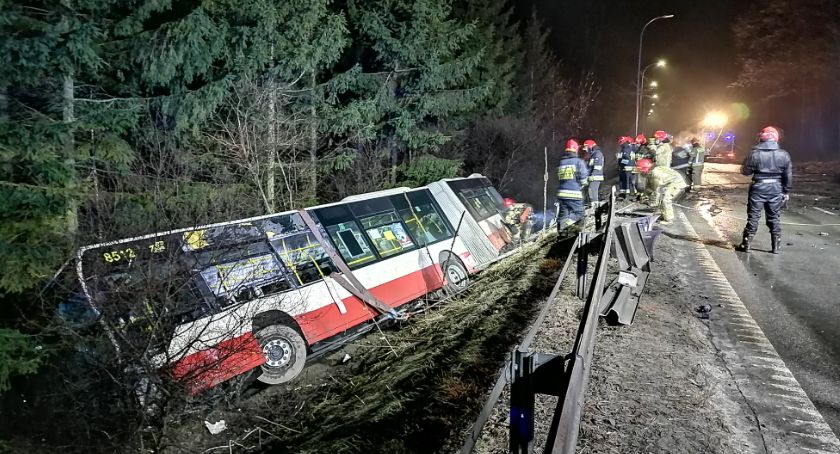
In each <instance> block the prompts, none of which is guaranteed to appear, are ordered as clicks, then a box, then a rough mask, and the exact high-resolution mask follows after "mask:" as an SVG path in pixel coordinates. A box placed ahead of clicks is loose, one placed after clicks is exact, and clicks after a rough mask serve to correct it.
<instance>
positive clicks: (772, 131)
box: [736, 126, 793, 254]
mask: <svg viewBox="0 0 840 454" xmlns="http://www.w3.org/2000/svg"><path fill="white" fill-rule="evenodd" d="M759 139H760V142H759V144H758V145H756V146H755V147H753V150H752V152H750V155H749V156H747V159H746V160H744V164H743V165H742V166H741V173H742V174H744V175H747V176H749V175H752V177H753V180H752V184H751V185H750V193H749V201H748V202H747V225H746V226H745V227H744V238H743V240H742V241H741V244H740V245H738V247H737V248H736V249H738V250H739V251H743V252H749V251H750V241H752V239H753V237H754V236H755V233H756V232H757V231H758V220H759V219H761V210H762V209H764V211H765V216H766V218H767V227H769V228H770V235H771V237H770V238H771V248H772V252H773V253H774V254H778V253H779V247H780V246H781V242H782V224H781V221H780V217H781V216H780V214H779V211H780V210H781V208H782V204H784V203H785V202H787V200H788V198H789V197H790V189H791V185H792V184H793V165H792V164H791V162H790V154H788V152H787V151H785V150H782V149H781V148H779V131H778V130H777V129H776V128H774V127H772V126H768V127H766V128H764V129H762V130H761V134H760V135H759Z"/></svg>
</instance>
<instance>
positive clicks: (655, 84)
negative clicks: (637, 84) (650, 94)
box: [650, 80, 659, 88]
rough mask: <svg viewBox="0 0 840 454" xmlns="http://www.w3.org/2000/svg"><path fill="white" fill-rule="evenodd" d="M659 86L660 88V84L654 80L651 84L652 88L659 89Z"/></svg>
mask: <svg viewBox="0 0 840 454" xmlns="http://www.w3.org/2000/svg"><path fill="white" fill-rule="evenodd" d="M658 86H659V83H658V82H657V81H655V80H654V81H651V83H650V88H656V87H658Z"/></svg>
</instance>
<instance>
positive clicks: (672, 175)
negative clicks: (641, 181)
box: [636, 158, 687, 225]
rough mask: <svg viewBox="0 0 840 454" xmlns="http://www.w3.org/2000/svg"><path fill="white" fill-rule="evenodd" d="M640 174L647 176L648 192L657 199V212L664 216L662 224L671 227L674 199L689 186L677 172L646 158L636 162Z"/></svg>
mask: <svg viewBox="0 0 840 454" xmlns="http://www.w3.org/2000/svg"><path fill="white" fill-rule="evenodd" d="M636 168H638V169H639V172H641V173H643V174H645V175H646V176H647V192H649V193H651V195H652V197H651V198H653V197H656V200H657V204H656V205H654V210H655V212H658V213H659V214H660V215H661V216H662V221H661V222H660V224H662V225H669V224H670V223H671V221H673V220H674V199H675V198H677V196H679V194H680V191H682V190H683V189H685V187H686V186H687V185H686V184H685V180H684V179H683V177H682V175H680V173H679V172H677V171H676V170H674V169H672V168H670V167H665V166H663V165H659V164H654V163H653V161H651V160H650V159H647V158H644V159H640V160H638V161H637V162H636Z"/></svg>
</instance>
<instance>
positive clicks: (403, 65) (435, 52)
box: [324, 0, 492, 185]
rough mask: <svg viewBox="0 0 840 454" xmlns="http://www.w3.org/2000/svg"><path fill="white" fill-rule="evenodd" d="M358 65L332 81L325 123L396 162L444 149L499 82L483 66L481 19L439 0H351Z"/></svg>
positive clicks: (351, 142)
mask: <svg viewBox="0 0 840 454" xmlns="http://www.w3.org/2000/svg"><path fill="white" fill-rule="evenodd" d="M347 12H348V24H349V27H350V30H351V36H352V38H353V44H352V53H351V58H352V60H351V61H350V62H349V65H348V66H350V69H349V70H348V71H346V72H344V73H342V74H339V75H337V76H336V77H335V78H334V80H332V81H331V83H330V84H329V86H328V89H327V94H326V98H325V100H326V102H327V103H328V108H327V109H325V115H324V117H325V123H327V125H326V126H325V128H327V129H328V131H329V132H330V133H332V134H334V135H335V136H338V137H343V138H345V139H346V140H347V141H348V145H349V146H348V148H347V149H346V150H348V151H349V152H350V153H351V159H352V152H353V149H354V147H359V146H372V147H373V148H375V149H376V150H378V153H380V154H381V155H382V157H383V159H385V160H387V162H388V165H389V166H390V168H391V173H390V175H391V176H390V184H392V185H393V184H395V183H396V176H397V167H398V165H399V164H400V163H401V162H404V161H408V162H411V157H412V156H413V155H416V154H418V153H419V154H424V153H429V152H432V151H434V150H437V149H438V148H439V147H440V146H441V145H442V144H443V143H445V142H446V141H447V140H448V139H449V137H450V133H451V130H452V128H455V127H458V126H459V125H462V124H464V123H465V122H466V121H469V120H470V119H471V118H474V117H475V115H476V112H477V110H478V109H479V108H480V107H481V105H482V103H483V102H484V101H485V100H486V99H487V98H488V95H489V93H490V91H491V86H492V81H488V80H484V81H481V80H479V78H478V77H474V76H476V72H477V71H478V69H479V64H480V63H481V61H482V58H484V56H485V54H486V52H485V50H484V49H476V48H475V47H474V46H472V47H471V46H470V44H471V42H470V40H471V39H473V37H474V36H475V33H476V26H475V25H474V24H472V23H464V22H463V21H462V20H460V19H458V18H457V17H455V16H454V14H453V12H452V9H451V7H450V4H449V2H446V1H437V0H419V1H408V0H387V1H373V0H358V1H350V2H348V9H347Z"/></svg>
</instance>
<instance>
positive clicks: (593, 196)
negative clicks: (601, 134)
mask: <svg viewBox="0 0 840 454" xmlns="http://www.w3.org/2000/svg"><path fill="white" fill-rule="evenodd" d="M583 149H584V150H586V152H587V154H588V155H589V159H588V161H587V164H588V167H587V170H589V180H588V183H589V185H588V195H589V198H588V200H589V203H590V205H592V206H595V205H596V204H597V203H598V202H600V201H601V196H600V194H599V191H600V189H601V182H602V181H604V153H602V152H601V147H599V146H598V144H597V143H595V141H594V140H592V139H588V140H584V141H583Z"/></svg>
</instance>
